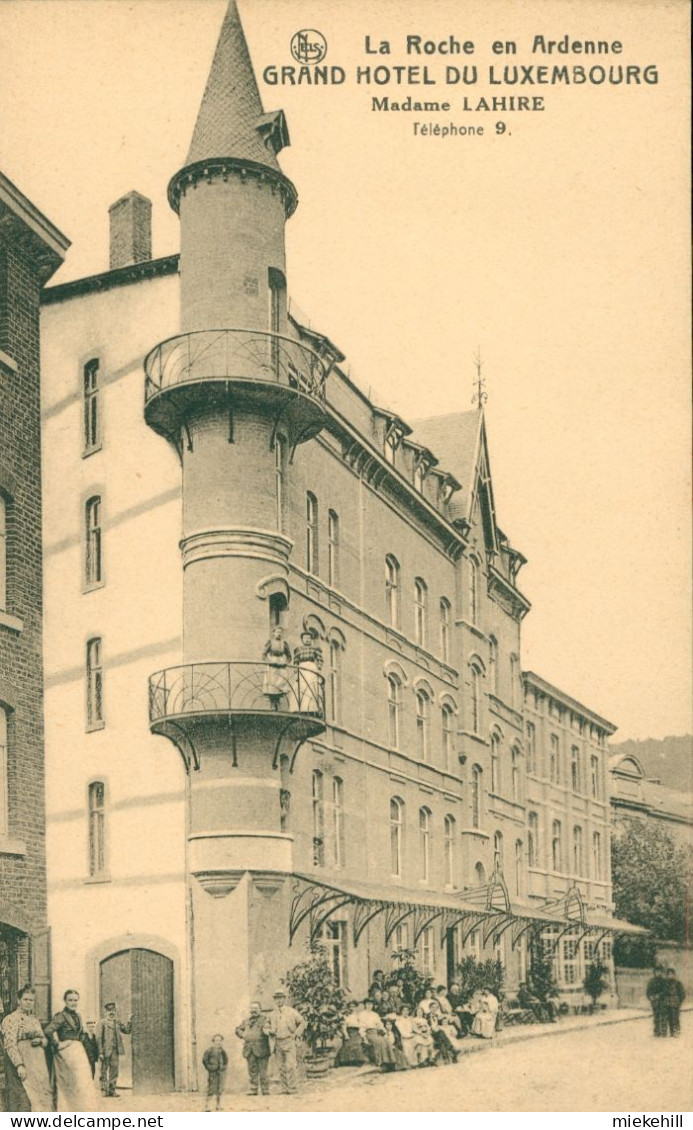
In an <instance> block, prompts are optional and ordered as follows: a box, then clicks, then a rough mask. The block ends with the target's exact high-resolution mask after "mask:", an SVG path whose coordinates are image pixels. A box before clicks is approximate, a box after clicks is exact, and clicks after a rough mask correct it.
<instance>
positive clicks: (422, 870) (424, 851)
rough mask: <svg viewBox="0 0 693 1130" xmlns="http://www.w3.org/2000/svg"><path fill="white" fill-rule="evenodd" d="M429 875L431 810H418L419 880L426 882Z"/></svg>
mask: <svg viewBox="0 0 693 1130" xmlns="http://www.w3.org/2000/svg"><path fill="white" fill-rule="evenodd" d="M430 875H431V810H430V808H426V807H425V806H424V807H423V808H420V809H419V878H420V879H422V880H423V881H424V882H428V880H429V878H430Z"/></svg>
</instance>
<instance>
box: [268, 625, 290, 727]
mask: <svg viewBox="0 0 693 1130" xmlns="http://www.w3.org/2000/svg"><path fill="white" fill-rule="evenodd" d="M262 658H263V660H264V661H265V663H266V664H267V666H266V668H265V678H264V680H263V684H262V693H263V694H265V695H267V697H268V698H269V700H270V702H271V704H272V709H273V710H279V706H280V704H281V700H282V698H283V697H286V698H288V701H289V704H290V708H291V709H293V710H295V709H296V706H297V698H296V693H295V691H294V689H293V687H292V685H291V680H290V678H289V677H288V675H287V667H288V666H289V664H290V663H291V648H290V647H289V645H288V643H287V642H286V640H285V639H284V629H283V628H282V627H281V625H280V624H277V626H276V627H275V628H273V629H272V635H271V636H270V638H269V639H268V641H267V643H266V644H265V650H264V651H263V653H262Z"/></svg>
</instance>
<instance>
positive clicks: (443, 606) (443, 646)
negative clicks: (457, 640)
mask: <svg viewBox="0 0 693 1130" xmlns="http://www.w3.org/2000/svg"><path fill="white" fill-rule="evenodd" d="M451 631H452V605H451V604H450V601H449V600H448V599H447V597H444V596H443V597H441V599H440V655H441V658H442V660H443V662H444V663H449V662H450V634H451Z"/></svg>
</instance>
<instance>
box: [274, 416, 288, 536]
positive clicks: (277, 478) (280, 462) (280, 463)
mask: <svg viewBox="0 0 693 1130" xmlns="http://www.w3.org/2000/svg"><path fill="white" fill-rule="evenodd" d="M285 466H286V440H285V439H284V436H277V437H276V439H275V441H274V482H275V489H276V495H277V529H278V530H279V532H280V533H281V531H282V530H283V529H284V468H285Z"/></svg>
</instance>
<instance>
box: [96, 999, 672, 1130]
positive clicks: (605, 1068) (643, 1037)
mask: <svg viewBox="0 0 693 1130" xmlns="http://www.w3.org/2000/svg"><path fill="white" fill-rule="evenodd" d="M682 1028H683V1033H682V1036H681V1038H680V1039H678V1040H672V1039H666V1040H655V1039H654V1038H653V1036H652V1024H651V1021H650V1018H649V1017H648V1016H646V1015H644V1014H639V1015H637V1016H636V1017H633V1018H629V1019H627V1020H625V1021H623V1022H621V1023H611V1022H608V1021H605V1019H604V1018H603V1017H599V1018H596V1017H595V1018H594V1019H593V1020H591V1021H590V1020H589V1019H583V1020H575V1021H572V1022H571V1021H569V1020H567V1021H565V1022H562V1024H561V1028H559V1029H556V1028H553V1027H551V1028H546V1029H545V1031H546V1034H545V1035H544V1034H540V1032H539V1028H538V1026H537V1027H536V1028H535V1029H533V1030H532V1029H529V1030H528V1029H524V1030H520V1029H510V1030H509V1031H506V1032H503V1033H501V1034H500V1036H499V1037H498V1039H497V1041H496V1042H494V1044H493V1045H487V1044H485V1043H484V1044H482V1043H477V1042H475V1043H473V1044H470V1052H472V1050H473V1053H474V1054H466V1055H463V1056H461V1058H460V1061H459V1063H457V1064H456V1065H454V1066H449V1067H438V1068H427V1069H424V1070H419V1071H409V1072H401V1073H397V1074H395V1075H379V1074H376V1073H374V1072H373V1071H368V1070H365V1071H356V1070H354V1071H351V1070H349V1069H346V1070H340V1071H333V1072H331V1074H330V1076H329V1079H328V1081H327V1082H326V1083H324V1084H322V1085H319V1086H316V1087H315V1088H314V1089H311V1090H308V1089H307V1085H306V1089H304V1090H303V1091H302V1093H301V1094H299V1095H297V1096H295V1097H293V1096H292V1097H289V1096H285V1095H271V1096H270V1097H269V1098H257V1099H254V1098H248V1097H246V1096H243V1095H234V1094H228V1095H226V1096H225V1099H224V1110H226V1111H252V1110H258V1111H282V1110H291V1111H325V1112H329V1111H347V1110H354V1111H375V1110H383V1111H569V1110H579V1111H610V1110H613V1111H625V1112H629V1111H630V1112H638V1111H661V1112H663V1113H666V1112H667V1111H674V1112H680V1111H690V1110H691V1100H692V1099H693V1072H692V1071H691V1064H692V1062H693V1019H692V1018H691V1014H690V1013H687V1014H685V1015H684V1017H683V1025H682ZM530 1035H531V1038H530ZM115 1106H116V1103H113V1102H112V1103H111V1104H110V1105H109V1106H108V1107H105V1108H104V1109H108V1110H113V1109H114V1107H115ZM117 1107H118V1109H119V1110H136V1111H193V1110H200V1109H203V1108H204V1098H203V1096H202V1095H200V1094H170V1095H158V1096H143V1097H142V1098H141V1099H139V1100H138V1104H137V1105H134V1103H133V1101H132V1099H130V1098H126V1097H125V1096H123V1098H122V1099H121V1100H120V1101H118V1102H117Z"/></svg>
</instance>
